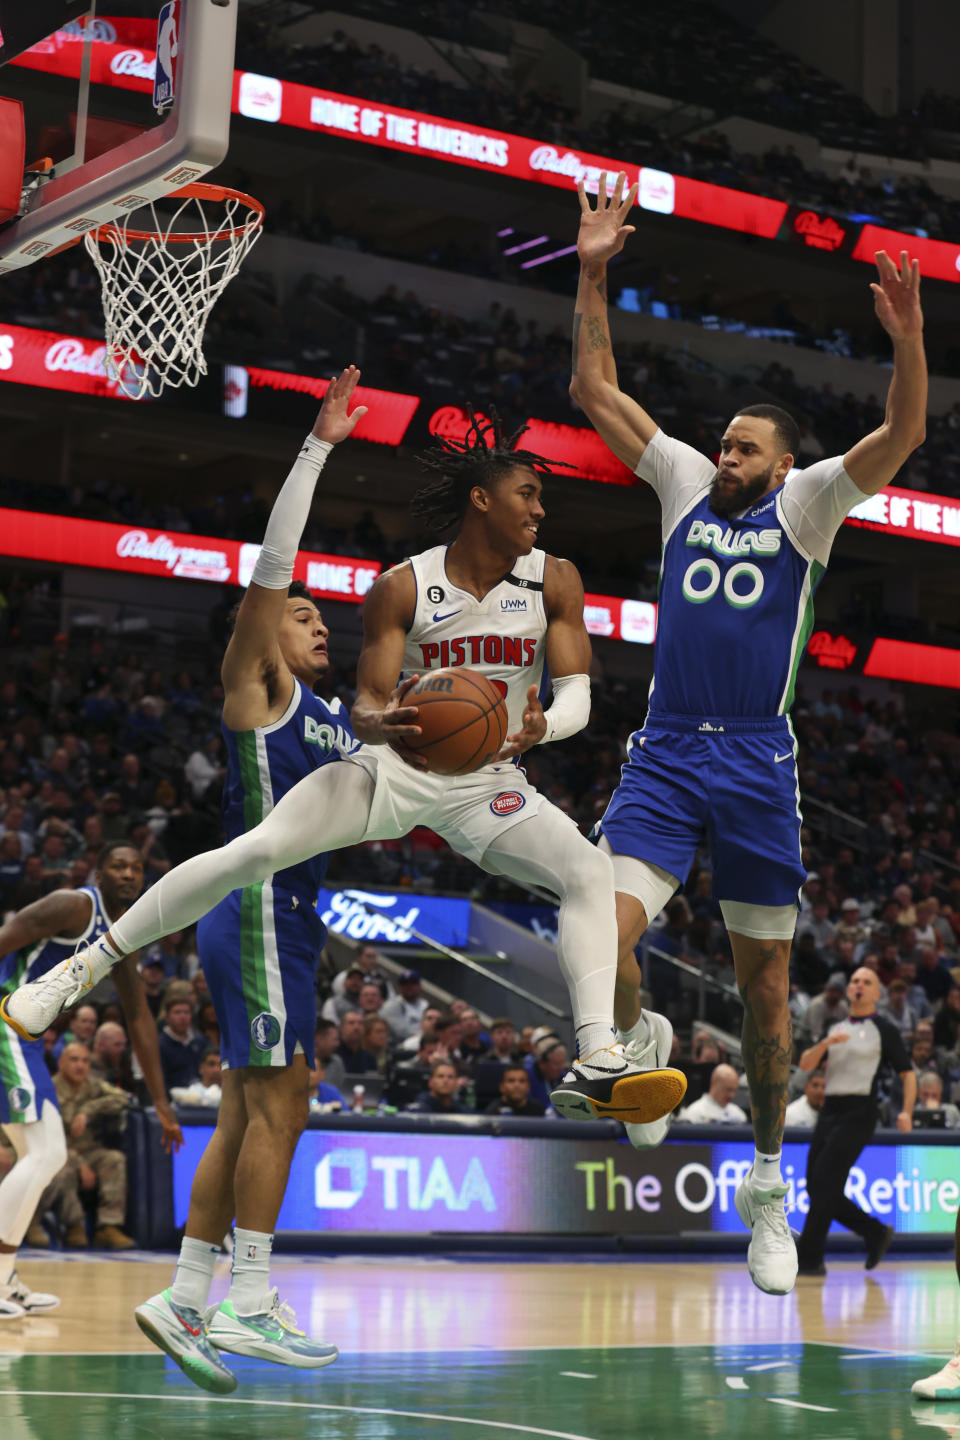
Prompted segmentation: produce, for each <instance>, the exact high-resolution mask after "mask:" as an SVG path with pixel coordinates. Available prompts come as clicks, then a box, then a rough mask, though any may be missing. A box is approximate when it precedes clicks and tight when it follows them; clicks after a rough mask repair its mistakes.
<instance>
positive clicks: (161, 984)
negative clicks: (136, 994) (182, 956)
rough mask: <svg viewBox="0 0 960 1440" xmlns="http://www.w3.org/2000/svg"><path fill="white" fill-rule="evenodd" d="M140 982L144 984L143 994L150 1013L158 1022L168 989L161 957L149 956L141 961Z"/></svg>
mask: <svg viewBox="0 0 960 1440" xmlns="http://www.w3.org/2000/svg"><path fill="white" fill-rule="evenodd" d="M140 980H141V982H142V984H143V993H144V994H145V995H146V997H147V1004H148V1005H149V1007H150V1013H151V1015H152V1016H153V1018H154V1020H156V1018H157V1016H158V1015H159V1014H160V1009H161V1006H162V1005H163V996H164V992H165V990H166V988H167V977H166V974H165V973H164V968H163V961H162V960H161V959H160V958H159V956H156V955H154V956H151V955H149V954H147V955H145V956H144V958H143V959H142V960H141V961H140Z"/></svg>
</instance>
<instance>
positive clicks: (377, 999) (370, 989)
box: [357, 980, 389, 1029]
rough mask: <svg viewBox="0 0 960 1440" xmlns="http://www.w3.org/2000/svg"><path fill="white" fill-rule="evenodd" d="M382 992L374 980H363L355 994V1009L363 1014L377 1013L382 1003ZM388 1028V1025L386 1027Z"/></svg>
mask: <svg viewBox="0 0 960 1440" xmlns="http://www.w3.org/2000/svg"><path fill="white" fill-rule="evenodd" d="M383 1003H384V1001H383V992H382V991H381V989H380V986H379V985H378V984H377V982H376V981H375V980H364V982H363V984H362V985H361V986H360V994H359V995H358V996H357V1009H359V1010H361V1011H362V1012H363V1014H364V1015H379V1014H380V1010H381V1007H382V1005H383ZM387 1028H388V1029H389V1026H388V1027H387Z"/></svg>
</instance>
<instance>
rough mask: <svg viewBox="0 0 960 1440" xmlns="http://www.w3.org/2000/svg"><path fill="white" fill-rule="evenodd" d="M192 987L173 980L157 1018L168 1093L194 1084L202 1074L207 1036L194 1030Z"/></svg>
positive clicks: (164, 1077)
mask: <svg viewBox="0 0 960 1440" xmlns="http://www.w3.org/2000/svg"><path fill="white" fill-rule="evenodd" d="M193 1014H194V1003H193V987H192V985H191V984H190V983H189V981H187V980H171V981H170V984H169V985H168V986H167V993H166V994H165V995H164V997H163V1005H162V1006H161V1008H160V1014H159V1016H158V1019H159V1021H160V1024H161V1030H160V1064H161V1066H162V1067H163V1079H164V1084H165V1085H166V1087H167V1089H168V1090H171V1089H172V1088H173V1086H174V1085H178V1086H180V1085H192V1084H193V1082H194V1080H196V1078H197V1076H198V1075H199V1073H200V1056H201V1055H202V1054H203V1053H204V1051H205V1050H206V1049H207V1041H206V1039H205V1037H204V1036H202V1035H198V1034H197V1033H196V1031H195V1030H194V1028H193Z"/></svg>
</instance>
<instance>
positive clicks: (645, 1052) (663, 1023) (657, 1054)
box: [623, 1010, 682, 1150]
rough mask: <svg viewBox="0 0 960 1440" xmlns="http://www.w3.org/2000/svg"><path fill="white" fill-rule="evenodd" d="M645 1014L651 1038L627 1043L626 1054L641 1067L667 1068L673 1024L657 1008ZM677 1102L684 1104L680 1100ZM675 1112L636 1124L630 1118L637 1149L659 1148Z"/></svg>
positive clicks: (629, 1135) (629, 1134)
mask: <svg viewBox="0 0 960 1440" xmlns="http://www.w3.org/2000/svg"><path fill="white" fill-rule="evenodd" d="M643 1013H644V1015H645V1016H646V1020H647V1039H646V1040H634V1041H632V1042H631V1043H630V1044H629V1045H627V1044H624V1047H623V1048H624V1053H625V1054H626V1057H627V1059H628V1060H629V1061H631V1063H632V1064H634V1065H636V1066H637V1068H638V1069H639V1070H665V1069H666V1068H667V1067H668V1066H669V1064H670V1052H671V1051H672V1050H673V1026H672V1025H671V1024H670V1021H669V1020H668V1019H667V1017H666V1015H657V1014H656V1013H655V1012H654V1011H653V1010H645V1011H644V1012H643ZM681 1099H682V1096H681ZM677 1103H678V1104H679V1103H680V1102H679V1100H678V1102H677ZM672 1113H673V1112H672V1111H670V1112H668V1113H667V1114H666V1115H662V1116H661V1117H660V1119H659V1120H653V1121H651V1122H650V1124H649V1125H634V1124H631V1123H630V1122H629V1121H628V1122H627V1124H626V1126H625V1127H624V1128H625V1129H626V1132H627V1139H628V1140H629V1141H630V1144H631V1145H632V1146H633V1148H634V1150H653V1149H655V1147H656V1146H657V1145H659V1144H660V1143H661V1141H662V1140H663V1139H664V1138H665V1137H666V1133H667V1131H668V1130H669V1129H670V1116H671V1115H672Z"/></svg>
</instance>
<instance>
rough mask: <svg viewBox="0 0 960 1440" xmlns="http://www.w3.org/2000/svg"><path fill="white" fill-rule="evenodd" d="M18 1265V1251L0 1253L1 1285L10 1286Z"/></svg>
mask: <svg viewBox="0 0 960 1440" xmlns="http://www.w3.org/2000/svg"><path fill="white" fill-rule="evenodd" d="M16 1263H17V1252H16V1250H8V1251H3V1252H0V1285H9V1284H10V1276H11V1275H12V1274H13V1271H14V1267H15V1266H16Z"/></svg>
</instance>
